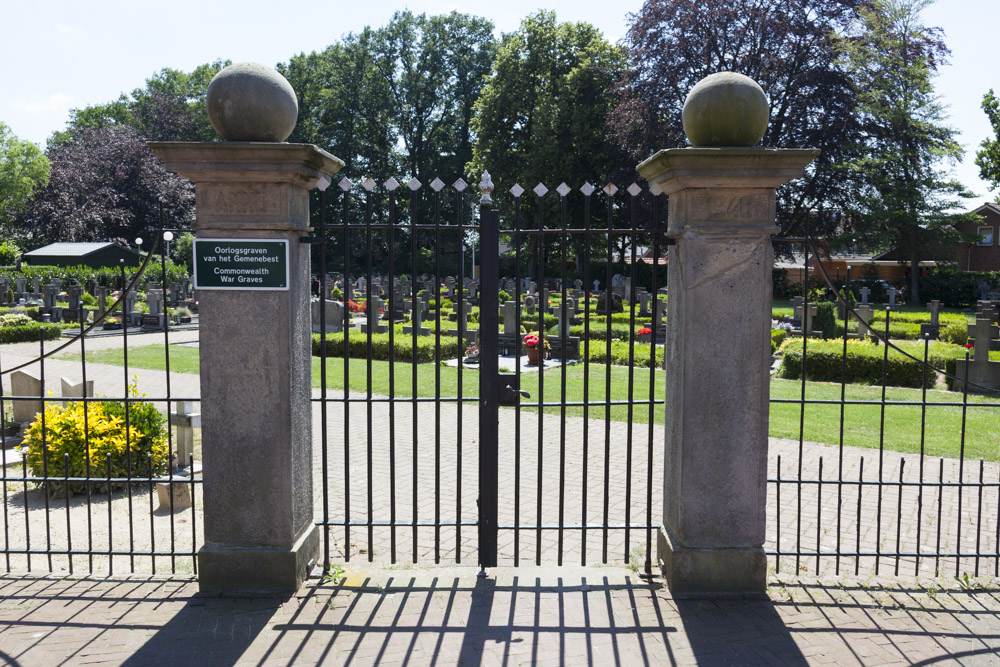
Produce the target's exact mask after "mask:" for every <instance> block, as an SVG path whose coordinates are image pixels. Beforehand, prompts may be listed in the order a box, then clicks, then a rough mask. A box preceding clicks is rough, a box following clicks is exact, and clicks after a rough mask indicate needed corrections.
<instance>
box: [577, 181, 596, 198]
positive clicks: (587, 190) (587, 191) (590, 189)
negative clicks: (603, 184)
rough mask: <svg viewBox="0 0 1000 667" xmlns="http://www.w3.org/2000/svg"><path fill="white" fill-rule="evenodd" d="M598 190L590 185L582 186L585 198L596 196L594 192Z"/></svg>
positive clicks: (581, 189) (581, 190)
mask: <svg viewBox="0 0 1000 667" xmlns="http://www.w3.org/2000/svg"><path fill="white" fill-rule="evenodd" d="M596 189H597V188H595V187H594V186H593V185H591V184H590V183H584V184H583V185H581V186H580V192H582V193H583V196H584V197H589V196H590V195H592V194H594V190H596Z"/></svg>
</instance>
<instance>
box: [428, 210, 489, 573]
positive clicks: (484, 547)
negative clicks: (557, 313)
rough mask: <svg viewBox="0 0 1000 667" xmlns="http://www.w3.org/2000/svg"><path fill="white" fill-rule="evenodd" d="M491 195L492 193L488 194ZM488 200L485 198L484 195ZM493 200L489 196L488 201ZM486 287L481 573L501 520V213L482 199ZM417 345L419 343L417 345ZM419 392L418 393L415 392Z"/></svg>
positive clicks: (482, 312)
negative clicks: (499, 432)
mask: <svg viewBox="0 0 1000 667" xmlns="http://www.w3.org/2000/svg"><path fill="white" fill-rule="evenodd" d="M484 194H487V195H488V192H486V193H484ZM484 199H485V197H484ZM486 201H487V202H488V201H489V200H488V199H487V200H486ZM479 221H480V224H481V227H482V231H481V234H480V240H481V242H482V253H481V254H480V257H481V258H482V272H483V275H482V286H483V290H482V293H481V295H480V314H479V324H480V335H481V337H482V338H481V343H482V347H481V351H480V357H479V396H480V403H479V512H478V518H479V520H478V526H479V528H478V538H479V549H478V552H479V557H478V561H479V566H480V568H481V570H480V571H481V572H485V570H486V568H489V567H495V566H496V564H497V546H498V540H497V523H499V461H498V457H499V451H500V447H499V434H498V432H497V431H498V422H499V416H498V415H499V399H500V377H499V376H500V368H499V349H498V348H499V340H498V338H499V333H498V332H499V320H500V318H499V304H498V300H499V299H498V289H497V287H498V285H497V283H498V281H499V279H500V263H499V247H500V224H499V223H500V216H499V215H498V214H497V212H496V211H493V210H490V209H489V208H487V207H486V203H484V202H481V205H480V210H479ZM414 347H416V346H414ZM414 393H416V392H414Z"/></svg>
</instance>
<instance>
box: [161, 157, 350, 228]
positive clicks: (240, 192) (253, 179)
mask: <svg viewBox="0 0 1000 667" xmlns="http://www.w3.org/2000/svg"><path fill="white" fill-rule="evenodd" d="M149 147H150V148H151V149H152V150H153V152H154V153H156V155H157V156H159V157H160V159H162V160H163V161H164V163H165V166H166V168H167V169H168V170H169V171H172V172H174V173H177V174H180V175H181V176H183V177H185V178H186V179H188V180H189V181H191V182H193V183H194V184H195V205H196V208H197V218H196V220H195V225H194V227H195V229H198V230H200V231H207V230H229V231H235V230H241V229H242V230H249V229H252V230H254V231H257V232H260V231H265V230H272V231H307V230H308V229H310V227H309V191H310V190H312V189H313V188H317V187H318V188H320V189H326V187H327V186H329V185H330V183H331V181H332V179H333V175H334V174H335V173H337V172H338V171H339V170H340V168H341V167H343V166H344V163H343V161H342V160H340V159H339V158H336V157H334V156H332V155H330V154H329V153H327V152H326V151H324V150H322V149H320V148H317V147H316V146H313V145H312V144H285V143H277V142H256V141H247V142H225V143H222V142H202V143H196V142H183V141H162V142H150V144H149Z"/></svg>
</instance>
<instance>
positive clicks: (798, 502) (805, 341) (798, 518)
mask: <svg viewBox="0 0 1000 667" xmlns="http://www.w3.org/2000/svg"><path fill="white" fill-rule="evenodd" d="M803 224H804V227H805V235H806V237H807V238H808V237H809V216H806V218H805V221H804V223H803ZM803 253H804V259H803V264H802V266H803V271H802V277H803V278H802V284H803V285H805V289H803V290H802V296H803V299H802V326H803V329H802V367H801V368H800V369H799V370H800V373H799V374H800V376H801V378H802V379H801V383H802V384H801V385H800V386H799V398H800V399H802V403H801V404H800V405H799V448H798V458H797V459H796V461H797V463H796V466H797V468H796V477H798V478H800V479H801V478H802V457H803V453H804V451H805V421H806V405H805V399H806V358H807V357H808V356H809V354H808V352H809V350H808V347H809V333H810V332H809V330H808V327H807V326H806V325H807V323H808V322H809V316H808V314H809V244H808V243H807V244H805V246H804V248H803ZM883 398H884V397H883ZM795 548H796V549H798V550H801V549H802V486H801V485H799V486H798V491H797V493H796V494H795ZM795 571H796V572H798V571H799V557H798V556H796V557H795Z"/></svg>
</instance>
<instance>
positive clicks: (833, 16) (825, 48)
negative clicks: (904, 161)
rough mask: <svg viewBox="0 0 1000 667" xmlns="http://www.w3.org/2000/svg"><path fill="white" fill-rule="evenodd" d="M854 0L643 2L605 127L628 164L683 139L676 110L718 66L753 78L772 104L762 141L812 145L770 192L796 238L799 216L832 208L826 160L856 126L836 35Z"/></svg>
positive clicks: (835, 178) (834, 193)
mask: <svg viewBox="0 0 1000 667" xmlns="http://www.w3.org/2000/svg"><path fill="white" fill-rule="evenodd" d="M857 4H858V0H648V1H647V2H645V3H644V4H643V6H642V9H640V10H639V12H637V13H636V14H632V15H630V16H629V21H630V27H629V31H628V34H627V36H626V38H625V43H626V45H627V46H628V47H629V53H630V61H629V62H630V71H629V73H628V76H627V77H626V78H625V79H624V80H623V82H622V84H621V86H620V87H619V100H618V103H617V105H616V108H615V110H614V112H613V113H612V115H611V118H610V119H609V123H608V127H609V133H610V136H611V139H612V141H613V143H614V144H615V145H616V146H617V148H618V150H619V154H620V155H621V161H622V162H627V163H628V164H629V167H630V168H632V167H634V165H635V163H637V162H639V161H641V160H643V159H645V158H647V157H649V156H650V155H651V154H652V153H653V152H655V151H656V150H659V149H662V148H675V147H680V146H684V145H686V143H687V141H686V139H685V136H684V131H683V128H682V125H681V109H682V108H683V106H684V100H685V99H686V98H687V95H688V93H689V92H690V91H691V89H692V88H693V87H694V85H695V84H696V83H697V82H698V81H700V80H701V79H702V78H704V77H706V76H708V75H709V74H713V73H715V72H719V71H733V72H739V73H740V74H744V75H746V76H748V77H750V78H751V79H753V80H755V81H757V82H758V83H759V84H760V85H761V87H762V88H763V89H764V92H765V93H766V94H767V96H768V99H769V101H770V122H769V124H768V127H767V132H766V134H765V135H764V139H763V141H762V144H763V145H764V146H775V147H782V148H805V147H809V148H819V149H820V150H821V153H820V156H819V157H818V158H817V159H816V160H815V161H814V162H813V163H812V165H811V166H810V168H809V171H808V173H807V177H806V178H805V179H799V180H797V181H794V182H793V183H790V184H788V185H785V186H783V187H782V188H781V189H780V190H779V191H778V222H779V224H780V226H781V228H782V230H783V233H784V234H786V235H798V234H800V233H801V228H802V225H803V223H804V222H805V221H806V219H810V220H815V219H816V218H817V216H818V215H819V216H821V215H822V212H823V211H830V210H836V209H838V208H839V207H840V196H841V194H842V192H843V189H844V182H843V177H842V176H841V175H839V174H836V173H835V172H834V170H833V169H832V166H833V165H834V164H836V163H837V162H838V161H839V160H840V159H841V156H842V154H843V150H844V146H845V145H849V144H850V143H851V141H852V138H853V137H854V136H855V135H856V133H857V126H856V123H855V117H854V106H855V101H854V90H853V88H852V86H851V82H850V80H849V78H848V76H847V75H846V73H845V72H844V71H843V69H842V67H840V65H839V64H838V62H837V52H836V50H835V48H834V36H835V35H836V34H837V33H839V32H841V31H843V30H844V29H845V28H846V26H847V25H849V23H850V21H851V20H852V19H853V18H854V16H855V11H856V10H855V8H856V6H857Z"/></svg>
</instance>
